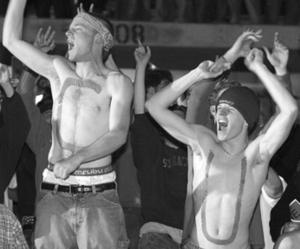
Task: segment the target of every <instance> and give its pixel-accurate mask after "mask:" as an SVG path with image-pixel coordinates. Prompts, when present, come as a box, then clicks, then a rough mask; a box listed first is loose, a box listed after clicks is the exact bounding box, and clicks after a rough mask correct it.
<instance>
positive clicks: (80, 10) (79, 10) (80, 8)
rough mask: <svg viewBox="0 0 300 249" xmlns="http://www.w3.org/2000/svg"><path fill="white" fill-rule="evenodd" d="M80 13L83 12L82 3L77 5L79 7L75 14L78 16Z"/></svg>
mask: <svg viewBox="0 0 300 249" xmlns="http://www.w3.org/2000/svg"><path fill="white" fill-rule="evenodd" d="M80 12H85V10H84V8H83V4H82V3H81V4H80V5H79V7H78V8H77V13H78V14H79V13H80Z"/></svg>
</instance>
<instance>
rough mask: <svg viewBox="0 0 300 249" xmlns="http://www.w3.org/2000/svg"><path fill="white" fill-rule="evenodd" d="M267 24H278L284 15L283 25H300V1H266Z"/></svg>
mask: <svg viewBox="0 0 300 249" xmlns="http://www.w3.org/2000/svg"><path fill="white" fill-rule="evenodd" d="M265 4H266V6H265V23H266V24H273V25H274V24H278V23H279V20H280V15H281V14H283V24H285V25H297V24H298V23H299V13H300V1H299V0H265Z"/></svg>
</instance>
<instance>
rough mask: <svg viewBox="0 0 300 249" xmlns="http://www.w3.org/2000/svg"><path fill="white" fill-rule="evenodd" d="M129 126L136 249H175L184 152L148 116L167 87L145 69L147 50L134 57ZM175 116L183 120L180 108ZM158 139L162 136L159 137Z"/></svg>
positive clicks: (159, 73) (161, 74)
mask: <svg viewBox="0 0 300 249" xmlns="http://www.w3.org/2000/svg"><path fill="white" fill-rule="evenodd" d="M134 56H135V60H136V74H135V83H134V91H135V92H134V114H135V115H134V122H133V124H132V126H131V132H132V133H131V144H132V152H133V159H134V165H135V166H136V168H137V177H138V182H139V184H140V187H141V205H142V215H143V218H144V220H145V224H144V225H143V226H142V227H141V230H140V241H139V247H138V248H139V249H146V248H178V249H179V248H180V244H181V237H182V229H183V218H184V203H185V197H186V184H187V151H186V147H185V146H184V145H182V144H180V143H178V142H177V141H176V140H174V139H172V138H171V137H170V136H168V135H167V134H166V133H165V132H162V131H161V129H160V128H159V126H158V125H157V124H156V123H155V122H154V120H153V119H152V118H151V117H150V116H149V114H148V113H147V111H146V110H145V101H146V100H148V99H150V98H151V96H152V95H153V94H154V93H155V92H157V91H160V90H161V89H162V88H163V87H165V86H166V85H167V84H169V83H170V82H171V81H172V75H171V73H170V72H169V71H167V70H161V69H157V68H155V69H149V70H147V71H146V72H145V70H146V67H147V64H148V62H149V60H150V57H151V52H150V48H149V47H147V48H145V47H143V46H142V44H141V43H139V47H138V48H137V49H136V50H135V53H134ZM173 111H174V113H176V114H177V115H180V116H181V117H184V116H185V112H184V111H182V110H180V108H174V109H173ZM162 134H163V135H162Z"/></svg>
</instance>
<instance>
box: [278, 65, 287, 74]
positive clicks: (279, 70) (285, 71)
mask: <svg viewBox="0 0 300 249" xmlns="http://www.w3.org/2000/svg"><path fill="white" fill-rule="evenodd" d="M275 72H276V74H277V75H278V76H283V75H285V74H286V73H287V69H286V68H279V67H275Z"/></svg>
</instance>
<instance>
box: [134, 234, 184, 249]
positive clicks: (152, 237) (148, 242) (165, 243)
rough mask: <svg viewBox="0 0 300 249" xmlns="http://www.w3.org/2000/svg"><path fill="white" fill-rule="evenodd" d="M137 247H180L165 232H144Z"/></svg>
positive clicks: (169, 248)
mask: <svg viewBox="0 0 300 249" xmlns="http://www.w3.org/2000/svg"><path fill="white" fill-rule="evenodd" d="M138 248H139V249H180V244H178V243H177V242H175V241H174V240H173V239H172V238H171V237H170V236H169V235H168V234H165V233H145V234H143V235H142V237H141V238H140V242H139V247H138Z"/></svg>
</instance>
